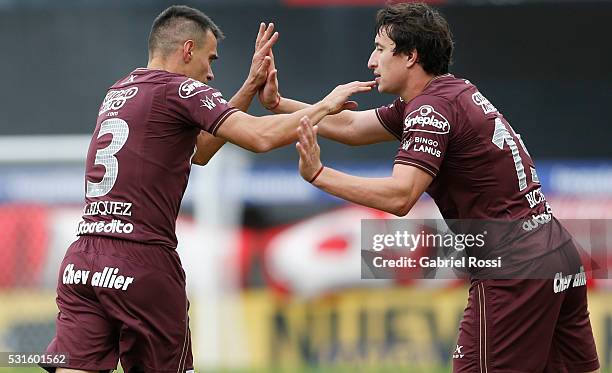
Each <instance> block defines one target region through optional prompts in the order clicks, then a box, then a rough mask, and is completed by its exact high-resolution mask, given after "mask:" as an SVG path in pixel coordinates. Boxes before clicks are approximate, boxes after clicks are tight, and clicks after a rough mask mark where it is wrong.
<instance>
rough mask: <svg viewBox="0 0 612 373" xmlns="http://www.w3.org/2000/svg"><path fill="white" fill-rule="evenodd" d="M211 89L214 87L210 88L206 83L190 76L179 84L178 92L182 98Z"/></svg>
mask: <svg viewBox="0 0 612 373" xmlns="http://www.w3.org/2000/svg"><path fill="white" fill-rule="evenodd" d="M211 89H212V88H210V87H209V86H207V85H206V84H204V83H202V82H200V81H198V80H194V79H191V78H189V79H187V80H185V81H184V82H182V83H181V85H180V86H179V90H178V93H179V97H180V98H190V97H193V96H195V95H197V94H198V93H202V92H207V91H210V90H211Z"/></svg>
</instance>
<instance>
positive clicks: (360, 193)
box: [313, 167, 418, 215]
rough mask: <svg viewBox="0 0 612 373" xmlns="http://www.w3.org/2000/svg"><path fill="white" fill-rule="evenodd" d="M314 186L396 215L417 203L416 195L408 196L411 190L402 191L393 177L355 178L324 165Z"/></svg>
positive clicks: (403, 212)
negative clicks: (413, 196) (414, 196)
mask: <svg viewBox="0 0 612 373" xmlns="http://www.w3.org/2000/svg"><path fill="white" fill-rule="evenodd" d="M313 185H315V186H316V187H317V188H319V189H321V190H324V191H325V192H327V193H329V194H332V195H334V196H336V197H339V198H342V199H345V200H347V201H351V202H354V203H356V204H359V205H362V206H367V207H372V208H375V209H378V210H382V211H386V212H389V213H392V214H395V215H405V214H406V213H408V211H409V210H410V209H411V208H412V206H413V205H414V203H415V202H416V198H415V199H413V198H409V197H410V193H411V191H409V190H402V189H401V188H400V185H401V184H400V183H398V182H397V181H396V180H394V179H393V177H385V178H366V177H358V176H353V175H348V174H346V173H343V172H340V171H337V170H334V169H332V168H327V167H326V168H325V169H323V171H322V172H321V173H320V174H319V176H318V177H317V178H316V180H315V181H314V182H313ZM417 198H418V197H417Z"/></svg>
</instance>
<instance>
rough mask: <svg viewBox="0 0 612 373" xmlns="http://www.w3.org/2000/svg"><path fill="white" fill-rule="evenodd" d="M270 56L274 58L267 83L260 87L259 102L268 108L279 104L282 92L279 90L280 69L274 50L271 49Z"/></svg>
mask: <svg viewBox="0 0 612 373" xmlns="http://www.w3.org/2000/svg"><path fill="white" fill-rule="evenodd" d="M269 57H270V58H271V59H272V60H271V62H270V67H269V68H268V77H267V79H266V83H265V84H264V86H263V87H262V88H260V89H259V102H261V104H262V105H263V107H265V108H266V109H272V108H274V107H275V106H278V103H279V101H280V93H279V92H278V70H276V66H275V63H274V52H273V51H272V50H270V54H269Z"/></svg>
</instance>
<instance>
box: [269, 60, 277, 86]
mask: <svg viewBox="0 0 612 373" xmlns="http://www.w3.org/2000/svg"><path fill="white" fill-rule="evenodd" d="M270 63H272V62H270ZM277 75H278V70H276V69H274V70H272V71H270V72H269V73H268V84H276V76H277Z"/></svg>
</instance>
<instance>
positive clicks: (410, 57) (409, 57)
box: [406, 49, 419, 68]
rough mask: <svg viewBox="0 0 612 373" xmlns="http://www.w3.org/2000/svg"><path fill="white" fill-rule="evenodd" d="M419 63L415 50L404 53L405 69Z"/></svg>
mask: <svg viewBox="0 0 612 373" xmlns="http://www.w3.org/2000/svg"><path fill="white" fill-rule="evenodd" d="M418 61H419V52H417V50H416V49H413V50H412V51H410V52H408V53H406V68H411V67H412V66H414V65H415V64H416V63H417V62H418Z"/></svg>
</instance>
